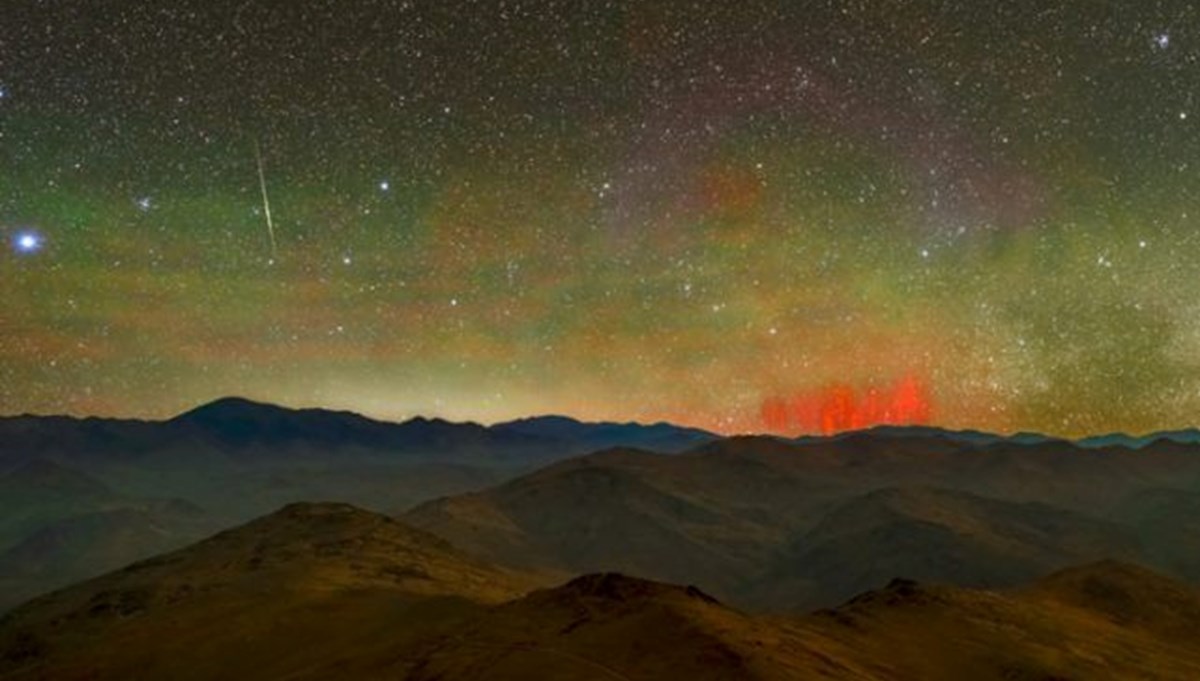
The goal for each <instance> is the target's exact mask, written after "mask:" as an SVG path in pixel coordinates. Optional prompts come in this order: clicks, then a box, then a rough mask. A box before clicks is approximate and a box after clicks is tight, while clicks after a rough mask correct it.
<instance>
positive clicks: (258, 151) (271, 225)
mask: <svg viewBox="0 0 1200 681" xmlns="http://www.w3.org/2000/svg"><path fill="white" fill-rule="evenodd" d="M254 159H255V160H256V161H258V186H259V189H261V190H262V200H263V213H265V214H266V216H267V237H269V238H270V240H271V262H272V263H274V262H275V260H276V259H277V258H278V251H277V249H276V247H275V221H274V220H272V219H271V197H270V195H268V194H267V175H266V172H264V170H263V157H262V146H261V145H259V143H258V140H257V139H255V140H254Z"/></svg>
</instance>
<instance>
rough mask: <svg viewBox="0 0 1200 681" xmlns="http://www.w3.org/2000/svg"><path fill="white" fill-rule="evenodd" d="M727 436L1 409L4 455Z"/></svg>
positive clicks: (268, 408) (572, 451)
mask: <svg viewBox="0 0 1200 681" xmlns="http://www.w3.org/2000/svg"><path fill="white" fill-rule="evenodd" d="M720 437H721V436H719V435H717V434H715V433H710V432H707V431H704V430H700V429H697V428H687V427H681V426H675V425H672V424H669V423H663V422H660V423H655V424H649V425H644V424H639V423H632V422H631V423H611V422H600V423H589V422H585V421H579V420H576V419H572V418H569V417H565V416H542V417H533V418H528V419H521V420H517V421H509V422H505V423H498V424H495V425H493V426H484V425H480V424H478V423H474V422H451V421H446V420H444V419H439V418H432V419H431V418H425V417H416V418H412V419H408V420H406V421H401V422H392V421H381V420H376V419H372V418H368V417H366V416H363V415H361V414H357V413H354V412H350V411H334V410H328V409H290V408H287V407H281V406H278V405H274V404H268V403H263V402H256V401H253V400H249V399H245V398H241V397H225V398H221V399H218V400H214V401H212V402H209V403H206V404H203V405H200V406H198V407H196V408H194V409H190V410H188V411H185V412H183V413H181V414H179V415H177V416H175V417H173V418H170V419H167V420H164V421H145V420H137V419H108V418H95V417H88V418H74V417H67V416H33V415H22V416H8V417H0V462H2V461H4V460H6V459H9V460H11V459H12V458H13V457H14V456H15V455H16V454H18V453H19V452H21V451H22V450H24V451H27V452H37V453H38V454H39V455H42V456H44V455H66V456H71V455H79V454H82V453H85V450H86V453H87V454H91V455H96V454H111V455H113V456H118V457H121V458H137V457H138V456H142V455H146V454H149V453H156V454H160V453H162V452H169V451H170V450H171V449H172V448H173V447H176V446H178V445H179V444H180V443H185V444H187V445H189V446H196V445H199V446H208V447H211V448H214V449H219V450H223V451H238V450H248V449H256V450H260V451H267V452H270V453H273V454H281V453H287V454H294V453H295V450H296V449H298V448H304V449H313V448H320V449H322V450H324V451H329V448H330V447H331V446H332V447H337V448H354V449H358V450H361V451H371V450H373V451H379V452H390V453H395V454H403V453H413V452H417V453H427V452H429V451H430V450H431V449H437V450H439V452H440V453H441V454H442V455H443V460H446V458H447V457H448V458H453V459H462V458H467V459H470V460H473V461H478V460H480V459H483V458H487V459H490V460H497V459H503V458H505V457H515V458H517V459H524V460H528V461H534V462H536V461H545V460H552V459H557V458H564V457H565V456H570V455H577V454H583V453H587V452H588V451H592V450H594V449H602V448H605V447H613V446H633V447H639V448H642V449H648V450H651V451H663V452H678V451H683V450H685V449H688V448H690V447H692V446H695V445H697V444H702V443H705V442H711V441H713V440H717V439H719V438H720Z"/></svg>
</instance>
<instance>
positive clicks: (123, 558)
mask: <svg viewBox="0 0 1200 681" xmlns="http://www.w3.org/2000/svg"><path fill="white" fill-rule="evenodd" d="M1101 440H1103V438H1102V439H1091V440H1087V441H1081V442H1071V441H1067V440H1063V439H1059V438H1053V437H1045V436H1040V435H1036V434H1019V435H1016V436H1011V437H1006V436H999V435H990V434H987V433H979V432H972V431H965V432H964V431H946V430H940V429H936V428H925V427H919V428H897V427H886V428H876V429H872V430H869V431H862V432H854V433H846V434H841V435H837V436H833V437H821V438H798V439H787V438H779V437H763V436H738V437H721V436H718V435H716V434H713V433H708V432H705V431H700V430H695V429H690V428H682V427H676V426H672V425H669V424H651V425H639V424H615V423H583V422H579V421H575V420H572V419H568V418H565V417H558V416H548V417H538V418H531V419H524V420H519V421H512V422H508V423H501V424H496V425H492V426H483V425H479V424H470V423H468V424H456V423H450V422H446V421H440V420H429V419H413V420H409V421H406V422H404V423H386V422H381V421H375V420H372V419H367V418H365V417H362V416H358V415H355V414H350V413H346V412H334V411H325V410H290V409H284V408H281V407H277V406H272V405H264V404H258V403H254V402H250V401H247V400H242V399H236V398H230V399H224V400H219V401H217V402H214V403H211V404H208V405H204V406H202V407H198V408H197V409H194V410H191V411H189V412H187V413H185V414H182V415H180V416H178V417H176V418H173V419H169V420H167V421H160V422H148V421H126V420H104V419H71V418H65V417H31V416H22V417H10V418H0V503H3V504H4V507H5V509H6V513H5V514H4V515H3V516H2V517H0V612H2V611H3V610H6V609H9V610H10V613H9V615H8V616H6V617H5V619H4V620H3V623H0V657H3V661H2V662H0V678H10V677H11V678H55V679H58V678H102V679H103V678H129V677H130V676H138V675H142V676H145V675H146V674H149V675H150V676H151V677H161V676H164V675H165V676H170V677H172V678H187V675H186V674H184V673H182V672H180V671H178V670H179V669H181V668H182V667H181V666H180V665H185V666H187V668H188V669H192V670H194V671H193V672H188V673H192V674H194V677H193V678H216V677H219V678H242V677H245V678H338V677H345V676H353V677H356V678H358V677H365V678H370V677H373V676H374V677H382V678H395V677H396V676H397V675H400V676H404V677H406V678H413V679H423V678H428V679H434V678H450V679H453V678H528V676H529V675H530V674H532V673H533V671H534V670H552V671H553V673H552V674H551V676H550V678H560V677H561V678H661V676H662V675H663V674H665V673H667V672H664V671H663V670H664V669H667V668H668V667H669V668H670V669H673V670H674V669H679V670H683V671H685V672H686V673H687V674H688V675H692V676H697V677H698V678H821V677H828V678H939V677H940V678H961V675H962V674H964V673H966V671H965V670H971V669H980V670H984V671H983V672H981V674H982V675H981V676H979V677H978V678H1057V677H1066V676H1070V675H1071V674H1068V672H1070V671H1071V670H1072V669H1082V670H1088V669H1090V670H1092V671H1095V672H1097V673H1098V672H1099V670H1100V669H1101V667H1104V668H1111V669H1115V670H1123V671H1122V672H1121V673H1116V674H1115V676H1116V677H1121V676H1122V675H1124V676H1126V677H1131V678H1143V677H1145V676H1146V675H1147V674H1149V675H1151V676H1153V675H1158V676H1161V677H1163V678H1189V677H1190V676H1193V675H1194V674H1193V672H1194V671H1195V667H1194V664H1195V659H1194V653H1193V652H1192V651H1191V650H1190V648H1188V646H1187V645H1185V644H1183V643H1181V641H1183V640H1184V637H1183V636H1182V635H1181V634H1179V633H1178V632H1179V631H1182V630H1184V629H1187V625H1188V622H1190V621H1191V620H1189V619H1188V618H1189V617H1191V616H1192V615H1191V614H1189V613H1193V611H1192V610H1191V609H1190V608H1191V607H1192V606H1191V605H1189V604H1190V603H1192V602H1193V600H1192V599H1194V598H1195V595H1194V593H1193V591H1192V589H1193V587H1192V586H1191V585H1193V584H1197V583H1200V559H1198V558H1197V556H1200V442H1193V441H1191V440H1189V439H1188V438H1187V437H1186V436H1184V435H1177V436H1169V435H1168V436H1163V437H1153V436H1152V437H1148V438H1141V439H1140V440H1144V441H1140V442H1138V443H1136V446H1134V445H1133V444H1131V441H1120V442H1107V441H1101ZM280 509H282V510H280ZM231 527H232V528H235V529H232V530H230V529H227V528H231ZM1136 566H1144V567H1136ZM896 580H899V581H896ZM885 585H886V586H885ZM1122 594H1126V595H1122ZM31 598H32V600H30V599H31ZM1170 602H1177V603H1178V604H1180V605H1179V606H1178V607H1175V606H1171V605H1169V603H1170ZM21 603H24V605H19V604H21ZM1142 608H1145V609H1144V610H1142ZM814 611H815V612H814ZM1126 611H1128V612H1126ZM230 622H236V623H237V624H236V626H230V624H229V623H230ZM330 627H333V628H335V629H336V630H337V631H336V634H332V635H331V634H328V632H327V631H326V629H327V628H330ZM1061 627H1068V628H1071V629H1070V633H1069V635H1068V634H1064V633H1062V632H1058V633H1054V632H1056V631H1058V629H1057V628H1061ZM1164 627H1166V628H1164ZM1168 629H1169V631H1168ZM1014 631H1020V632H1025V634H1022V635H1021V636H1018V635H1017V634H1014ZM1056 636H1057V637H1058V638H1056ZM198 640H202V641H203V642H202V643H196V641H198ZM297 640H305V641H308V640H320V641H321V645H317V646H313V647H311V648H309V647H308V646H305V650H303V651H301V652H289V653H288V654H286V655H283V654H281V653H280V651H292V650H293V649H294V648H295V646H294V641H297ZM189 642H191V643H189ZM955 646H959V648H961V650H960V649H959V648H956V647H955ZM1064 646H1068V648H1064ZM985 649H988V650H993V651H996V650H1010V651H1011V655H1010V654H1009V653H1003V654H1002V653H999V652H993V653H989V654H987V655H983V654H982V653H978V651H982V650H985ZM1067 649H1069V650H1070V651H1071V652H1070V654H1067V653H1064V652H1063V651H1064V650H1067ZM1140 649H1144V650H1146V651H1148V653H1147V654H1146V655H1145V656H1144V659H1141V658H1138V657H1137V656H1136V655H1134V654H1133V653H1132V652H1130V651H1135V650H1140ZM127 650H128V651H134V652H137V651H141V653H139V654H133V653H132V652H131V653H130V654H128V655H126V654H125V653H124V652H122V653H121V654H115V653H113V652H112V651H127ZM647 650H655V651H659V652H658V653H657V654H656V656H652V657H654V658H655V659H654V661H650V662H647V661H644V658H646V657H647V656H646V655H645V651H647ZM666 650H670V651H673V652H671V654H666V653H665V652H662V651H666ZM898 650H902V651H909V650H911V654H910V653H909V652H903V653H898V652H897V651H898ZM971 651H976V652H977V653H978V654H976V653H973V652H971ZM147 655H149V656H150V657H146V656H147ZM930 656H932V658H931V659H927V658H930ZM155 664H158V665H160V667H157V668H156V667H155V666H154V665H155ZM168 665H169V667H168ZM655 665H658V666H655ZM1072 665H1076V666H1072ZM1089 665H1091V666H1090V667H1089ZM1097 665H1099V666H1097ZM147 669H148V670H157V672H161V673H157V672H155V673H151V672H145V673H143V671H144V670H147ZM554 670H557V671H554ZM1143 672H1145V673H1143ZM1151 672H1153V673H1152V674H1151ZM1056 675H1057V676H1056ZM1085 676H1088V677H1092V676H1095V674H1085Z"/></svg>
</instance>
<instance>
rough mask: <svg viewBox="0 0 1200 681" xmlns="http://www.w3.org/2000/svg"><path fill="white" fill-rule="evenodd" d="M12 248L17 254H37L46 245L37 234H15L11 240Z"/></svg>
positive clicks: (26, 232) (27, 232)
mask: <svg viewBox="0 0 1200 681" xmlns="http://www.w3.org/2000/svg"><path fill="white" fill-rule="evenodd" d="M12 243H13V248H14V249H16V251H17V252H18V253H37V252H38V251H40V250H42V246H44V245H45V244H46V242H45V239H43V238H42V235H40V234H38V233H37V232H29V231H25V232H17V234H16V235H15V236H14V237H13V240H12Z"/></svg>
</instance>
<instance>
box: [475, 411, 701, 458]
mask: <svg viewBox="0 0 1200 681" xmlns="http://www.w3.org/2000/svg"><path fill="white" fill-rule="evenodd" d="M492 429H493V430H499V431H502V432H508V433H521V434H524V435H531V436H534V437H540V438H547V439H554V440H561V441H563V442H566V443H579V444H580V445H581V446H582V448H583V450H584V451H587V452H591V451H598V450H601V449H609V448H612V447H639V448H642V449H650V450H653V451H659V452H681V451H684V450H687V449H691V448H692V447H695V446H697V445H701V444H704V443H707V442H712V441H714V440H719V439H720V436H719V435H716V434H715V433H710V432H708V431H705V430H700V429H698V428H683V427H680V426H676V425H672V424H670V423H654V424H649V425H643V424H640V423H583V422H581V421H577V420H575V419H573V418H569V417H566V416H538V417H534V418H528V419H520V420H517V421H509V422H506V423H498V424H496V425H495V426H492Z"/></svg>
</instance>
